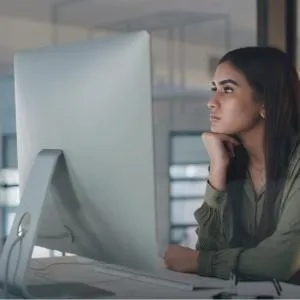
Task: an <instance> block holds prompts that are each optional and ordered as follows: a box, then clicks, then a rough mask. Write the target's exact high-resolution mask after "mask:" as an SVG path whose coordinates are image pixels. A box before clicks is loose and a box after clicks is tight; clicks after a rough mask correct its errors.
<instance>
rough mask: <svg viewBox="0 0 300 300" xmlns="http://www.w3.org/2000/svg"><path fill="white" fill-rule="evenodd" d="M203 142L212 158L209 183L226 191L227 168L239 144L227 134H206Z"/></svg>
mask: <svg viewBox="0 0 300 300" xmlns="http://www.w3.org/2000/svg"><path fill="white" fill-rule="evenodd" d="M202 141H203V144H204V146H205V148H206V151H207V153H208V155H209V158H210V172H209V183H210V184H211V185H212V186H213V187H214V188H216V189H217V190H219V191H224V190H226V178H227V168H228V166H229V163H230V160H231V158H232V157H233V156H234V155H235V147H236V146H238V145H239V142H238V141H237V140H235V139H234V138H232V137H231V136H229V135H226V134H219V133H212V132H205V133H203V134H202Z"/></svg>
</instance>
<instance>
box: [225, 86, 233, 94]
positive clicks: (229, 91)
mask: <svg viewBox="0 0 300 300" xmlns="http://www.w3.org/2000/svg"><path fill="white" fill-rule="evenodd" d="M224 92H225V94H231V93H232V92H233V88H231V87H224Z"/></svg>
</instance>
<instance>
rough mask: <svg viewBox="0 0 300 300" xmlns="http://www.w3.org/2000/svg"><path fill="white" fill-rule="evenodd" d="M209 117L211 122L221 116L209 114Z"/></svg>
mask: <svg viewBox="0 0 300 300" xmlns="http://www.w3.org/2000/svg"><path fill="white" fill-rule="evenodd" d="M209 118H210V121H211V122H216V121H219V120H221V118H219V117H217V116H216V115H210V117H209Z"/></svg>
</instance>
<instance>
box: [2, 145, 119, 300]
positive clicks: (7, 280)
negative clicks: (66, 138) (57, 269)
mask: <svg viewBox="0 0 300 300" xmlns="http://www.w3.org/2000/svg"><path fill="white" fill-rule="evenodd" d="M58 173H61V174H58ZM57 175H58V176H59V175H61V176H64V180H66V182H67V183H68V184H66V186H65V189H67V190H68V191H66V192H67V193H68V195H69V196H71V197H72V198H73V199H74V200H76V196H75V193H74V191H73V189H72V185H71V181H70V178H69V174H68V171H67V165H66V161H65V157H64V154H63V151H62V150H57V149H44V150H42V151H41V152H39V153H38V155H37V157H36V160H35V162H34V165H33V167H32V169H31V172H30V175H29V179H28V181H27V184H26V186H25V189H24V191H23V194H22V197H21V201H20V205H19V207H18V208H17V213H16V216H15V219H14V222H13V225H12V228H11V232H10V234H9V236H8V237H7V240H6V242H5V244H4V247H3V250H2V252H1V256H0V284H1V287H2V288H3V289H4V294H7V293H9V294H11V295H14V296H17V297H25V298H101V297H104V298H106V297H108V296H112V295H114V293H113V292H110V291H105V290H102V289H99V288H96V287H92V286H89V285H87V284H83V283H78V282H66V283H63V282H62V283H55V284H53V283H51V284H42V285H29V286H28V285H27V284H26V281H25V275H26V270H27V267H28V264H29V262H30V260H31V256H32V251H33V247H34V245H35V242H36V239H37V235H38V228H39V221H40V219H41V215H42V211H43V208H44V206H45V202H46V201H47V192H48V191H49V188H50V185H51V183H52V182H53V178H54V176H57ZM65 177H67V178H65ZM4 296H7V295H4Z"/></svg>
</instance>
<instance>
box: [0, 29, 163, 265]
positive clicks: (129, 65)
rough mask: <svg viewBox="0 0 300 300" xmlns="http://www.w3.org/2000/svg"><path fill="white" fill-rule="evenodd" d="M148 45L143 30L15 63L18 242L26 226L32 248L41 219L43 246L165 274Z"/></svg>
mask: <svg viewBox="0 0 300 300" xmlns="http://www.w3.org/2000/svg"><path fill="white" fill-rule="evenodd" d="M149 45H150V39H149V35H148V33H147V32H143V31H142V32H136V33H130V34H126V35H122V36H117V37H110V38H105V39H101V40H92V41H87V42H86V41H85V42H79V43H71V44H63V45H58V46H51V47H46V48H42V49H38V50H30V51H26V52H22V53H20V54H17V55H16V57H15V99H16V122H17V146H18V168H19V172H20V191H21V203H20V207H19V210H18V212H17V216H19V219H18V218H17V217H16V220H15V223H14V224H13V228H12V233H13V232H17V231H18V230H20V228H19V227H20V226H19V225H20V224H21V223H22V224H21V225H22V226H23V232H21V233H20V231H19V234H20V236H24V241H25V239H26V237H28V236H29V234H33V233H31V229H32V227H34V224H35V223H34V222H35V221H36V218H38V219H39V220H38V224H39V225H38V226H39V227H38V233H37V235H36V237H35V238H34V240H35V244H36V245H40V246H43V247H46V248H49V249H55V250H60V251H63V252H71V253H74V254H78V255H81V256H85V257H89V258H92V259H96V260H100V261H105V262H108V263H113V264H118V265H124V266H128V267H130V268H134V269H144V270H153V269H155V268H156V267H157V266H158V264H159V258H158V245H157V231H156V224H157V222H156V203H155V181H154V145H153V143H154V142H153V140H154V139H153V122H152V99H151V80H150V78H151V75H150V47H149ZM45 174H48V175H45ZM51 178H52V179H51ZM47 182H48V183H47ZM28 189H30V191H28ZM42 189H44V190H42ZM43 193H44V194H45V193H46V199H45V201H44V203H42V204H38V202H39V201H41V199H40V198H41V197H42V195H43ZM29 198H31V199H30V200H29ZM39 205H40V206H39ZM28 206H29V207H28ZM37 210H38V211H40V213H39V212H38V213H36V211H37ZM21 213H23V215H22V216H20V214H21ZM35 214H36V215H35ZM24 216H25V217H27V222H24V220H25V219H26V218H25V219H24ZM21 217H22V220H21ZM24 228H25V229H24ZM24 230H25V231H24ZM24 232H25V233H26V235H25V234H24ZM33 235H34V234H33ZM9 239H10V241H12V237H11V236H9V237H8V240H9ZM11 244H12V243H11ZM4 250H5V249H4ZM6 250H7V251H8V249H6ZM4 252H5V251H4ZM13 252H14V251H13ZM15 252H17V249H15Z"/></svg>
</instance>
